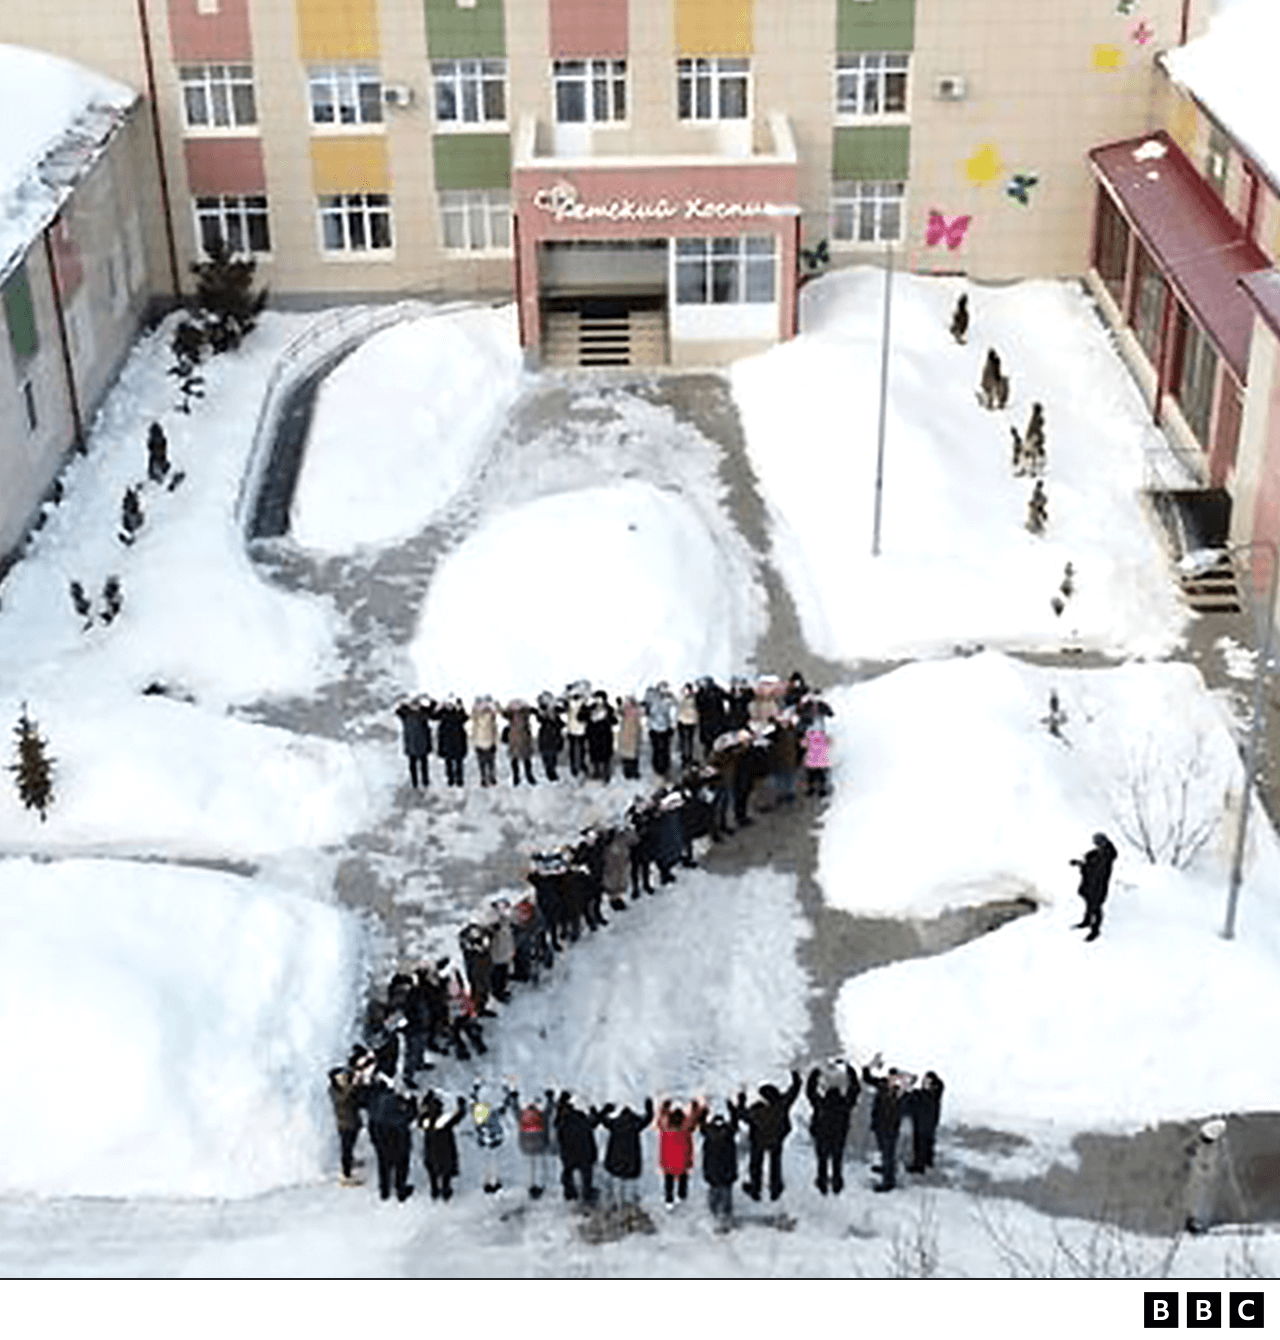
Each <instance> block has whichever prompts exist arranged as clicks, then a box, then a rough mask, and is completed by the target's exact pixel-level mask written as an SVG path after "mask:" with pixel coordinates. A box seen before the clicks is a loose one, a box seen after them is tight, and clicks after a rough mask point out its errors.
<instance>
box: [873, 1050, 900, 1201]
mask: <svg viewBox="0 0 1280 1340" xmlns="http://www.w3.org/2000/svg"><path fill="white" fill-rule="evenodd" d="M883 1061H884V1058H883V1057H882V1056H881V1055H880V1053H879V1052H877V1053H876V1054H875V1056H874V1057H873V1058H872V1060H871V1064H870V1065H866V1066H863V1068H862V1079H863V1083H865V1084H869V1085H870V1086H871V1087H872V1088H873V1089H874V1090H875V1091H876V1096H875V1099H874V1101H873V1102H872V1104H871V1132H872V1134H873V1135H874V1136H875V1137H876V1145H877V1146H878V1147H879V1149H880V1164H879V1167H878V1168H877V1169H876V1170H875V1171H877V1172H879V1174H880V1181H879V1182H878V1183H877V1184H876V1187H875V1190H877V1191H892V1190H893V1188H894V1187H895V1186H896V1185H897V1181H898V1133H899V1131H900V1130H901V1129H902V1118H903V1115H904V1111H903V1109H904V1106H905V1099H906V1095H907V1091H908V1090H909V1089H910V1088H911V1084H912V1077H911V1076H910V1075H908V1074H907V1073H906V1072H905V1071H902V1070H898V1069H897V1068H896V1067H894V1066H890V1067H889V1069H888V1070H887V1071H883V1072H882V1071H881V1066H882V1065H883Z"/></svg>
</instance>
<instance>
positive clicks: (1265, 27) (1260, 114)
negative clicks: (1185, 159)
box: [1164, 0, 1280, 180]
mask: <svg viewBox="0 0 1280 1340" xmlns="http://www.w3.org/2000/svg"><path fill="white" fill-rule="evenodd" d="M1277 42H1280V10H1277V8H1276V5H1275V4H1274V2H1273V0H1233V3H1232V4H1230V5H1224V6H1222V7H1221V9H1220V10H1219V12H1218V13H1217V14H1215V15H1214V16H1213V18H1212V19H1211V20H1210V22H1209V29H1208V31H1207V32H1205V33H1204V34H1202V35H1201V36H1200V37H1196V38H1193V39H1192V40H1191V41H1190V42H1188V43H1187V44H1186V45H1185V46H1181V47H1177V48H1175V49H1174V50H1172V51H1170V52H1168V53H1167V54H1166V55H1165V57H1164V63H1165V67H1166V69H1167V70H1168V71H1169V74H1170V75H1171V76H1172V77H1173V79H1174V81H1175V82H1176V83H1178V84H1180V85H1181V86H1182V87H1183V88H1185V89H1187V91H1188V92H1190V93H1191V94H1192V95H1193V96H1194V97H1195V99H1196V101H1197V102H1199V103H1200V104H1201V105H1202V106H1203V107H1204V108H1205V110H1206V111H1207V112H1208V113H1209V115H1210V116H1212V117H1213V119H1214V120H1215V121H1217V122H1218V123H1219V124H1220V125H1221V126H1222V127H1223V129H1224V130H1226V131H1227V133H1228V134H1229V135H1230V136H1231V137H1232V139H1234V140H1236V141H1237V142H1238V143H1239V144H1240V146H1241V148H1242V149H1243V150H1244V151H1245V152H1247V153H1248V155H1249V156H1250V157H1251V158H1252V159H1254V161H1255V162H1257V163H1258V164H1259V165H1260V166H1261V167H1263V168H1264V169H1265V170H1266V171H1267V172H1268V173H1270V175H1271V177H1272V179H1273V180H1274V179H1275V178H1276V177H1280V94H1278V93H1277V91H1276V84H1275V72H1274V69H1273V67H1272V63H1271V60H1270V55H1271V53H1272V52H1273V51H1274V50H1275V49H1276V44H1277Z"/></svg>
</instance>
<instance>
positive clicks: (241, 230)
mask: <svg viewBox="0 0 1280 1340" xmlns="http://www.w3.org/2000/svg"><path fill="white" fill-rule="evenodd" d="M195 209H196V240H197V241H198V242H199V244H200V249H201V250H202V251H203V252H204V253H205V254H206V255H208V254H209V252H210V249H211V248H212V247H213V245H214V244H215V243H216V242H217V241H218V240H219V239H221V240H222V241H223V242H225V243H226V245H227V250H228V251H229V252H230V253H231V254H232V255H233V256H245V255H249V254H250V253H253V252H258V253H262V252H269V251H270V250H271V224H270V220H269V218H268V215H267V197H266V196H265V195H201V196H197V197H196V202H195Z"/></svg>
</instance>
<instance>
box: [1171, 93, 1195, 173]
mask: <svg viewBox="0 0 1280 1340" xmlns="http://www.w3.org/2000/svg"><path fill="white" fill-rule="evenodd" d="M1196 119H1197V118H1196V105H1195V103H1194V102H1192V101H1191V99H1190V98H1189V97H1187V95H1186V94H1185V93H1182V92H1175V94H1174V104H1173V116H1172V117H1171V118H1170V120H1171V122H1172V124H1171V125H1170V126H1169V134H1170V135H1172V136H1173V138H1174V141H1175V142H1176V144H1177V145H1178V147H1179V148H1180V149H1181V150H1182V152H1183V153H1184V154H1186V155H1187V157H1188V158H1190V159H1192V160H1193V161H1194V159H1195V156H1196Z"/></svg>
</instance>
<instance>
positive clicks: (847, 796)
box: [818, 653, 1280, 1130]
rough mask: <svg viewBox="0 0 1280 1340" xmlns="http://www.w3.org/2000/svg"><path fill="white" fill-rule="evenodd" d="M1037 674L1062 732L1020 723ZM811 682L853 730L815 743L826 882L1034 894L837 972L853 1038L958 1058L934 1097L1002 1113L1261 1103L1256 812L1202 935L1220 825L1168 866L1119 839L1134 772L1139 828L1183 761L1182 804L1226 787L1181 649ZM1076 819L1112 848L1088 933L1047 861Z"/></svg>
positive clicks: (1170, 798)
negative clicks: (1061, 714) (832, 753)
mask: <svg viewBox="0 0 1280 1340" xmlns="http://www.w3.org/2000/svg"><path fill="white" fill-rule="evenodd" d="M1051 689H1056V690H1057V692H1058V695H1059V698H1060V702H1061V706H1062V709H1063V710H1064V711H1065V712H1066V717H1067V719H1066V724H1065V725H1064V726H1063V727H1062V734H1063V736H1064V737H1065V738H1064V739H1063V740H1057V739H1054V738H1053V737H1052V736H1051V735H1050V734H1049V733H1048V731H1047V729H1046V728H1045V727H1044V725H1043V724H1042V720H1041V718H1042V717H1043V715H1044V712H1045V707H1046V704H1047V701H1048V695H1049V692H1050V690H1051ZM831 697H832V703H833V706H834V707H835V710H836V713H837V717H836V719H837V720H838V722H839V730H840V734H839V739H841V740H847V741H850V742H856V745H852V744H851V745H850V747H849V748H848V749H847V751H846V752H844V753H842V755H841V756H840V757H839V758H838V759H837V763H836V769H835V775H834V783H835V797H836V798H835V799H834V801H833V802H832V803H831V805H830V807H829V809H828V811H827V814H826V818H825V822H824V825H823V834H822V841H821V854H820V858H819V872H818V878H819V882H820V883H821V884H822V886H823V889H824V891H825V894H826V897H827V898H828V900H829V901H832V902H835V903H836V904H837V905H839V906H843V907H846V908H848V909H849V910H851V911H855V912H860V913H874V914H880V915H899V916H902V915H905V916H908V917H912V918H928V917H931V916H936V915H937V914H938V913H939V912H941V911H942V910H943V909H945V908H954V907H964V906H977V905H980V904H982V903H983V902H985V901H996V900H1000V899H1005V898H1010V897H1017V896H1024V897H1028V898H1031V899H1033V900H1034V901H1035V902H1036V903H1037V905H1038V910H1037V911H1036V912H1034V913H1033V914H1031V915H1029V916H1026V917H1023V918H1021V919H1019V920H1017V921H1015V922H1012V923H1010V924H1007V925H1005V926H1003V927H1002V928H1000V929H999V930H997V931H995V932H993V933H992V934H990V935H986V936H983V937H981V938H979V939H977V940H973V941H972V942H970V943H968V944H966V945H963V946H962V947H960V948H957V949H953V950H951V951H950V952H948V953H946V954H943V955H940V956H938V957H935V958H928V959H921V960H915V961H912V962H905V963H896V964H892V965H890V966H888V967H884V968H880V969H877V970H875V971H873V972H870V973H867V974H864V975H863V976H860V977H857V978H854V979H853V980H851V981H850V982H848V983H847V984H846V985H845V986H844V988H843V990H842V992H841V996H840V1001H839V1008H838V1015H839V1027H840V1031H841V1037H842V1039H843V1040H844V1042H845V1044H846V1046H847V1047H849V1048H850V1049H851V1050H852V1051H853V1052H854V1054H856V1055H861V1056H864V1057H865V1056H867V1055H869V1054H870V1053H871V1052H873V1051H876V1050H883V1051H884V1052H885V1054H886V1056H888V1057H889V1059H890V1060H891V1061H896V1062H897V1063H899V1064H903V1065H905V1066H906V1067H907V1068H908V1069H922V1068H927V1067H932V1068H933V1069H935V1070H937V1071H938V1072H939V1073H940V1074H942V1075H943V1076H946V1075H947V1074H948V1073H950V1074H953V1075H955V1076H957V1077H959V1076H962V1077H963V1081H962V1085H961V1086H960V1087H959V1088H953V1089H951V1090H949V1091H948V1096H949V1100H952V1099H953V1101H951V1102H950V1112H951V1114H952V1116H953V1117H954V1118H956V1119H958V1120H961V1121H965V1122H968V1123H970V1124H977V1125H983V1124H986V1125H993V1126H997V1127H998V1128H1000V1129H1004V1130H1009V1129H1014V1130H1034V1129H1035V1128H1036V1125H1037V1123H1058V1125H1059V1126H1060V1127H1062V1128H1065V1129H1067V1130H1079V1129H1105V1128H1122V1129H1136V1128H1138V1127H1141V1126H1142V1125H1144V1124H1147V1123H1151V1122H1156V1121H1159V1120H1174V1119H1179V1118H1190V1117H1195V1116H1199V1115H1203V1114H1206V1113H1210V1112H1214V1111H1224V1110H1225V1111H1250V1110H1270V1109H1272V1108H1274V1106H1275V1100H1276V1094H1277V1092H1278V1091H1280V1058H1276V1057H1275V1056H1273V1055H1271V1054H1270V1053H1268V1052H1267V1051H1266V1050H1265V1049H1263V1050H1261V1051H1260V1050H1259V1048H1258V1046H1257V1040H1258V1038H1260V1037H1266V1036H1269V1035H1270V1034H1271V1033H1273V1032H1274V1031H1275V1030H1276V1029H1280V902H1278V901H1277V899H1276V897H1275V890H1276V889H1277V888H1280V844H1277V841H1276V837H1275V834H1274V832H1273V830H1272V829H1271V828H1270V826H1269V824H1268V823H1267V821H1266V818H1265V815H1264V814H1263V812H1262V810H1261V808H1260V807H1259V808H1256V810H1255V813H1254V815H1253V821H1252V825H1251V829H1250V832H1251V834H1252V843H1251V846H1250V851H1249V859H1248V861H1247V863H1246V867H1245V881H1244V884H1243V887H1242V891H1241V897H1240V915H1239V921H1238V926H1237V929H1238V938H1237V939H1236V940H1234V941H1232V942H1227V941H1224V940H1222V939H1221V938H1220V936H1219V932H1220V930H1221V928H1222V924H1223V918H1224V913H1225V902H1226V886H1227V863H1228V860H1229V850H1230V841H1229V839H1230V831H1229V826H1227V825H1222V826H1220V827H1216V828H1215V829H1214V831H1213V834H1212V836H1211V837H1210V839H1209V840H1208V841H1207V843H1206V845H1205V846H1204V848H1203V849H1202V852H1201V854H1200V856H1199V858H1198V859H1196V860H1194V861H1192V862H1191V863H1190V864H1189V865H1188V866H1187V868H1186V869H1181V870H1180V869H1175V868H1173V866H1172V864H1171V863H1170V862H1169V859H1168V856H1169V853H1168V852H1167V851H1165V852H1162V853H1161V854H1162V855H1163V856H1164V857H1165V859H1164V860H1162V861H1161V862H1160V863H1159V864H1150V863H1148V862H1147V861H1146V860H1145V859H1144V857H1143V855H1142V853H1141V852H1140V850H1139V849H1138V847H1137V846H1136V845H1135V842H1134V841H1133V840H1131V838H1132V835H1135V834H1136V833H1137V831H1138V824H1137V815H1138V810H1137V809H1135V807H1134V801H1133V797H1134V788H1135V787H1136V788H1137V789H1138V791H1139V793H1141V794H1142V795H1143V797H1144V802H1143V804H1142V806H1141V812H1142V813H1143V814H1144V815H1145V816H1146V817H1147V819H1148V823H1149V827H1150V828H1151V830H1152V831H1153V833H1154V834H1155V835H1156V836H1157V837H1158V836H1159V835H1161V834H1162V833H1165V832H1166V831H1167V827H1168V826H1167V822H1166V819H1167V816H1169V815H1171V814H1176V812H1177V805H1178V803H1179V798H1180V797H1179V792H1178V790H1177V779H1180V778H1182V777H1183V776H1187V775H1190V776H1191V779H1192V780H1191V789H1190V792H1189V795H1190V806H1189V816H1190V819H1191V820H1192V822H1193V823H1194V822H1198V821H1199V820H1201V819H1202V818H1207V817H1208V816H1210V815H1212V814H1213V813H1215V812H1216V809H1217V808H1218V807H1220V806H1221V805H1222V802H1223V797H1224V795H1225V793H1226V792H1227V791H1228V790H1231V791H1233V792H1234V793H1235V794H1236V795H1237V796H1238V794H1239V788H1240V784H1241V769H1240V764H1239V760H1238V756H1237V754H1236V750H1235V746H1234V744H1233V742H1232V739H1231V735H1230V732H1229V729H1228V724H1227V719H1226V714H1225V711H1224V709H1223V708H1222V707H1221V706H1220V704H1219V703H1218V702H1217V700H1216V699H1214V698H1212V697H1210V696H1209V695H1207V694H1206V693H1205V691H1204V687H1203V684H1202V682H1201V681H1200V677H1199V674H1198V672H1197V671H1196V670H1195V669H1194V668H1193V667H1191V666H1188V665H1184V664H1157V665H1142V664H1130V665H1124V666H1119V667H1116V668H1114V669H1104V670H1076V671H1063V670H1060V669H1044V668H1038V667H1034V666H1028V665H1024V664H1020V663H1018V662H1016V661H1012V660H1010V659H1008V658H1006V657H1003V656H999V655H996V654H992V653H989V654H986V655H983V656H975V657H972V658H965V659H960V660H953V661H946V662H934V663H926V664H916V665H911V666H907V667H904V668H903V669H900V670H897V671H894V672H893V673H892V674H889V675H886V676H884V677H882V678H880V679H877V680H874V681H871V682H869V683H866V684H862V685H858V686H856V687H851V688H843V689H839V690H836V691H835V692H834V693H833V694H832V695H831ZM944 735H945V738H946V741H947V746H946V748H945V749H939V748H938V747H937V746H938V741H939V740H940V739H942V738H944ZM1237 803H1238V802H1237ZM904 812H911V813H914V814H916V815H919V816H921V818H922V819H924V818H925V817H926V816H927V824H928V832H929V841H928V842H927V843H924V842H911V841H904V840H903V837H904V833H903V830H902V826H901V824H900V822H899V823H895V822H894V819H893V817H892V816H895V815H901V814H902V813H904ZM1099 829H1100V830H1102V831H1105V832H1107V833H1108V834H1109V835H1110V836H1111V838H1112V839H1113V841H1115V842H1116V845H1117V846H1118V847H1119V848H1120V858H1119V861H1118V862H1117V865H1116V868H1115V872H1114V874H1113V878H1112V893H1111V897H1110V898H1109V900H1108V903H1107V907H1106V919H1105V923H1104V928H1103V934H1102V936H1101V938H1100V939H1099V940H1098V941H1096V942H1095V943H1092V944H1088V945H1086V944H1083V943H1082V941H1081V936H1080V935H1079V933H1078V932H1077V933H1076V934H1072V933H1071V932H1070V929H1069V928H1070V927H1071V926H1072V925H1073V923H1075V922H1076V921H1078V920H1079V917H1080V914H1081V911H1082V904H1081V903H1080V901H1079V899H1078V896H1077V894H1076V888H1077V884H1078V877H1077V874H1076V872H1075V871H1074V870H1072V869H1071V868H1070V867H1069V866H1068V864H1067V861H1068V859H1069V858H1071V857H1078V856H1080V855H1082V854H1083V853H1084V851H1085V850H1086V848H1087V847H1088V846H1089V843H1090V838H1091V834H1092V833H1093V832H1094V831H1097V830H1099ZM1157 845H1158V844H1157ZM1242 1019H1248V1020H1249V1026H1248V1027H1245V1028H1242V1027H1240V1026H1239V1025H1240V1021H1241V1020H1242Z"/></svg>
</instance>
